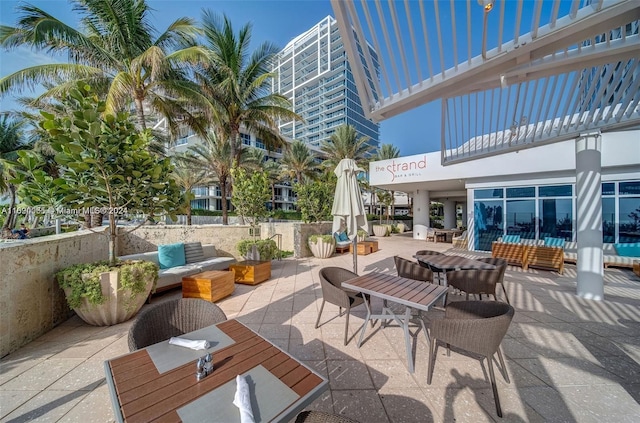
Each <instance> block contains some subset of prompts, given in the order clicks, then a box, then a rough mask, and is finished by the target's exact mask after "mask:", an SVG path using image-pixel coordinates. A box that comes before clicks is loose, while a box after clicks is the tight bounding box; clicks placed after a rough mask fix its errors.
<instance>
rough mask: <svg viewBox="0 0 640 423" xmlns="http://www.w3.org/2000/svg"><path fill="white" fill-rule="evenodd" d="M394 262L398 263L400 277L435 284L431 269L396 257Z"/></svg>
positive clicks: (397, 269)
mask: <svg viewBox="0 0 640 423" xmlns="http://www.w3.org/2000/svg"><path fill="white" fill-rule="evenodd" d="M393 260H394V261H395V263H396V271H397V272H398V276H400V277H403V278H407V279H414V280H416V281H424V282H429V283H433V272H432V271H431V270H430V269H427V268H426V267H422V266H420V265H419V264H418V263H415V262H413V261H410V260H407V259H404V258H402V257H400V256H394V257H393Z"/></svg>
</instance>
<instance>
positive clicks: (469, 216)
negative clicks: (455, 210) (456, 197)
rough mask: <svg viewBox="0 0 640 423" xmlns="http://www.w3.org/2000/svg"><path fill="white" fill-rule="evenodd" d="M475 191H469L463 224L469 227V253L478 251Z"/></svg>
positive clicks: (463, 214)
mask: <svg viewBox="0 0 640 423" xmlns="http://www.w3.org/2000/svg"><path fill="white" fill-rule="evenodd" d="M473 192H474V191H473V190H472V189H468V190H467V204H466V205H465V207H464V209H463V210H464V213H462V224H463V225H464V224H466V226H467V245H468V248H469V251H475V249H476V233H475V218H474V216H473V210H474V207H473Z"/></svg>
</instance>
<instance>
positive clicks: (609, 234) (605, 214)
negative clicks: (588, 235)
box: [602, 198, 616, 242]
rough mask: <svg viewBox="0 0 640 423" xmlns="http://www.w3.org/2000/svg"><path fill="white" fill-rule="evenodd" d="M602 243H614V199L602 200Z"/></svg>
mask: <svg viewBox="0 0 640 423" xmlns="http://www.w3.org/2000/svg"><path fill="white" fill-rule="evenodd" d="M602 241H603V242H616V199H615V198H603V199H602Z"/></svg>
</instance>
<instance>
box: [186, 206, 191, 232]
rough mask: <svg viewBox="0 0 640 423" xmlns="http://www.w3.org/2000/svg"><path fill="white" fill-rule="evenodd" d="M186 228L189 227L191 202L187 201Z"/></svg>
mask: <svg viewBox="0 0 640 423" xmlns="http://www.w3.org/2000/svg"><path fill="white" fill-rule="evenodd" d="M187 226H191V200H187Z"/></svg>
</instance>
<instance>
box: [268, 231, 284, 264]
mask: <svg viewBox="0 0 640 423" xmlns="http://www.w3.org/2000/svg"><path fill="white" fill-rule="evenodd" d="M275 237H278V241H277V243H278V261H280V260H282V234H273V235H271V236H270V237H269V238H267V239H273V238H275Z"/></svg>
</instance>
